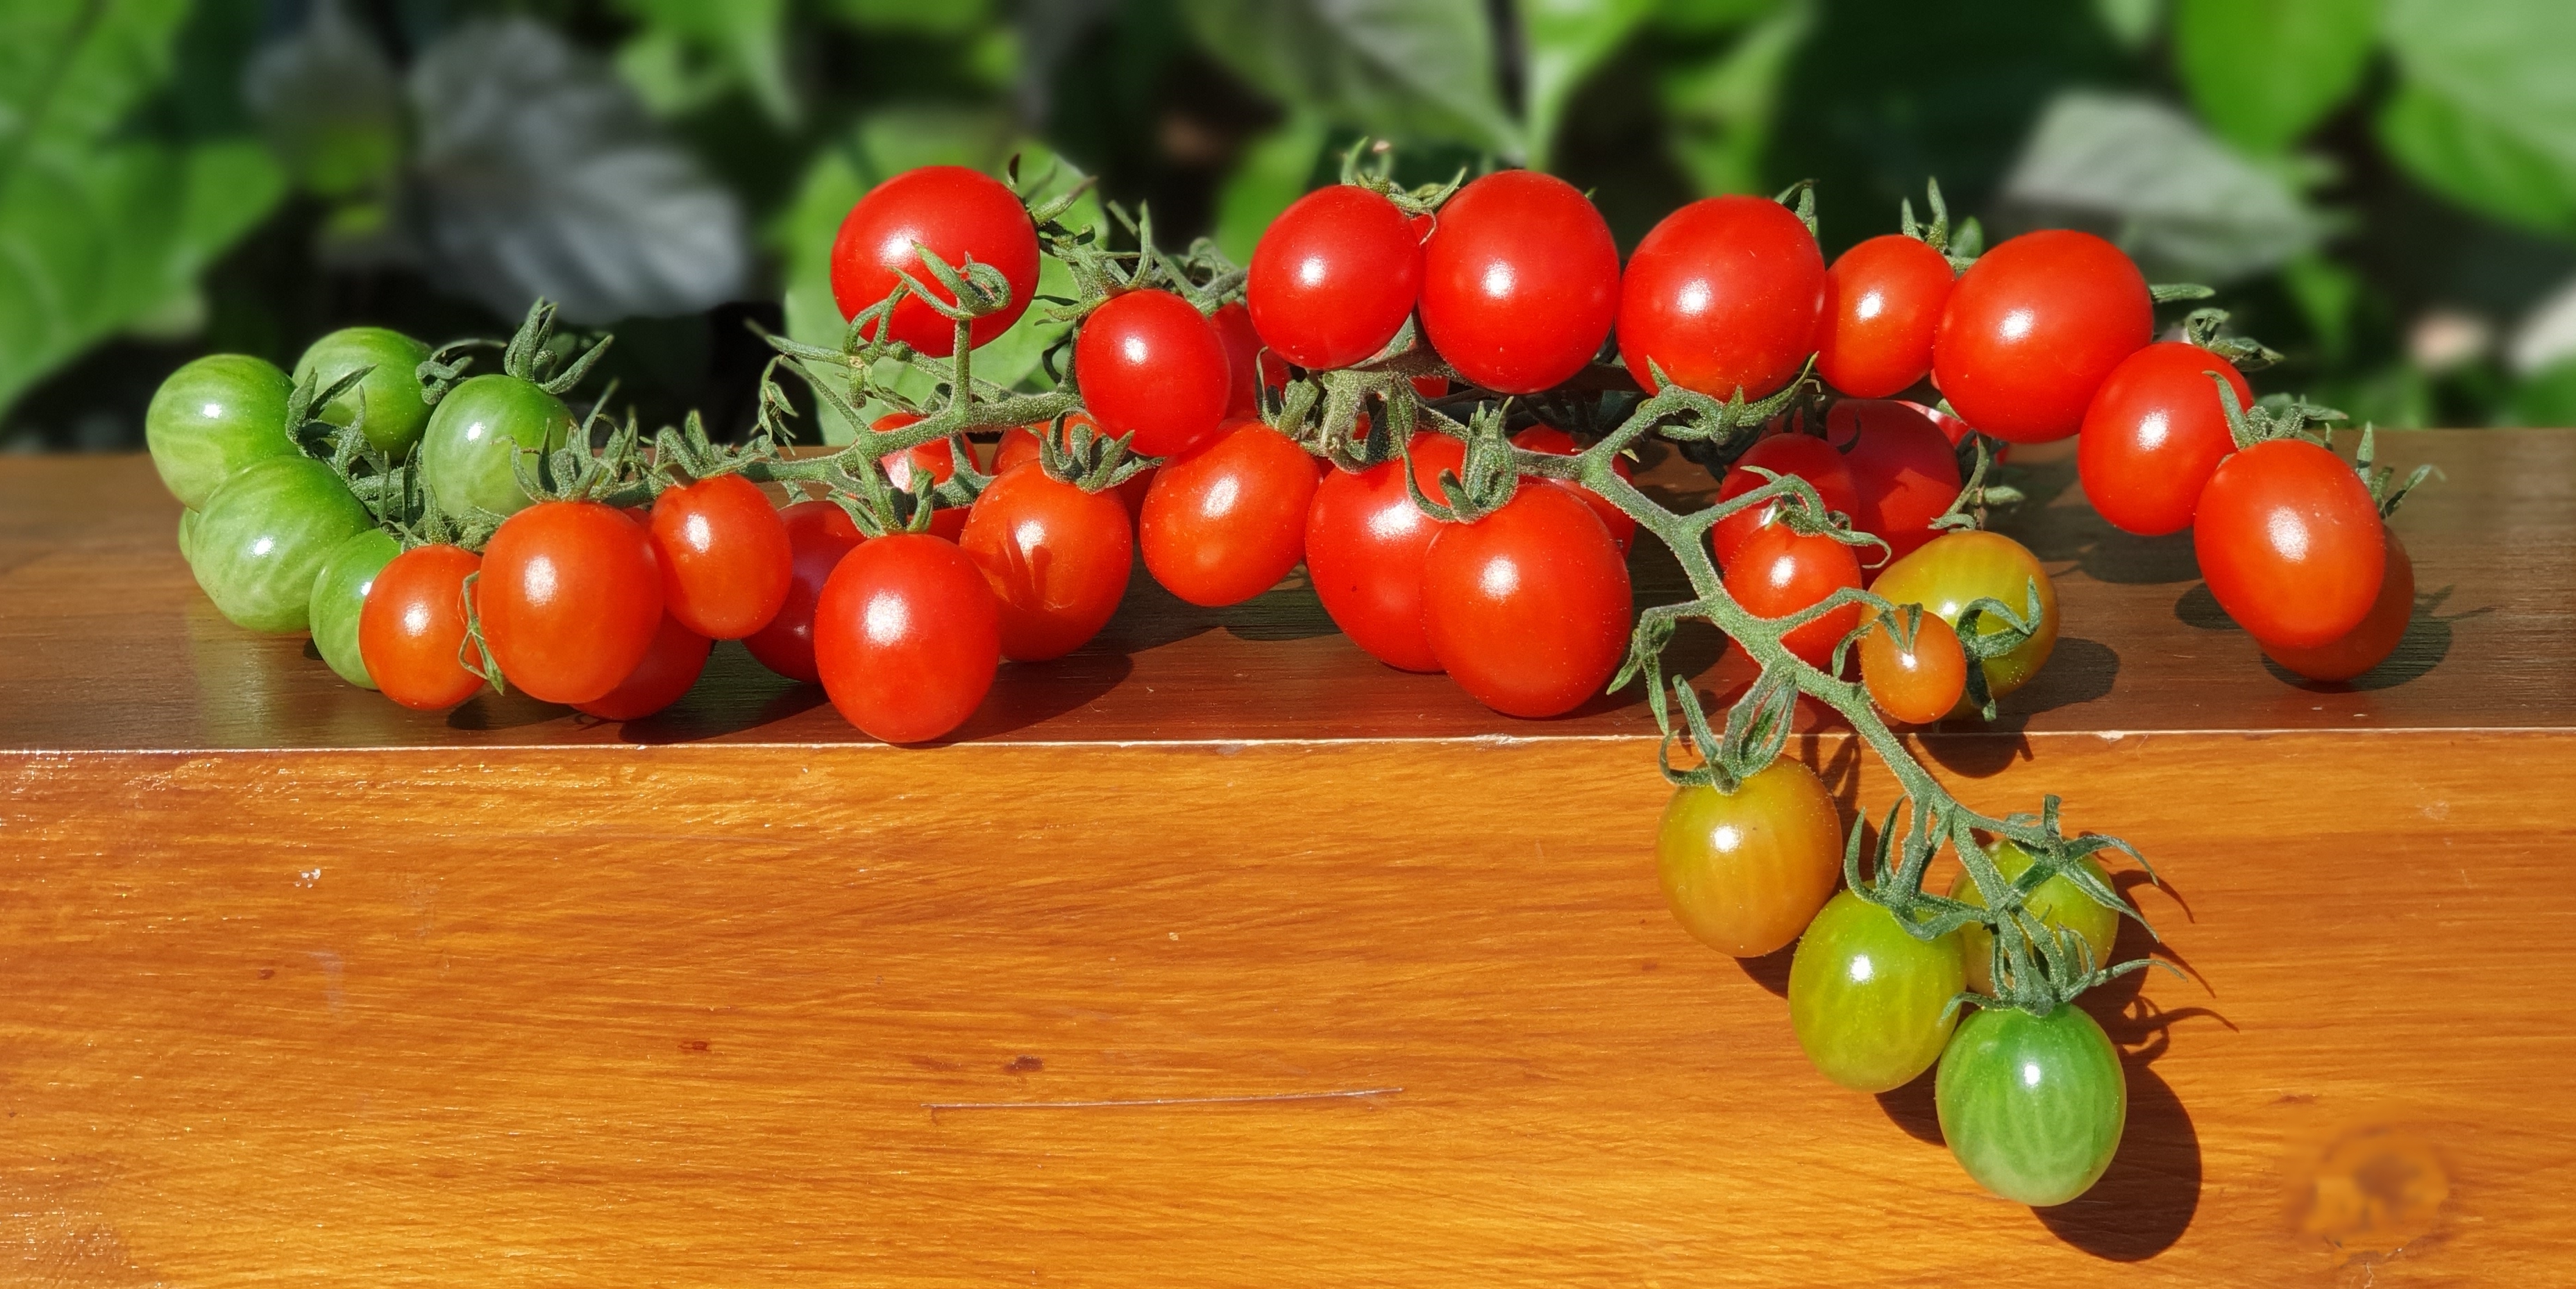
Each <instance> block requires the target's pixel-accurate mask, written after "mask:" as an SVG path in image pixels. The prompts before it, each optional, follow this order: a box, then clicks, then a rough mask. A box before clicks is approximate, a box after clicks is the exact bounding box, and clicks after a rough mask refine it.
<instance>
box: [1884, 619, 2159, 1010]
mask: <svg viewBox="0 0 2576 1289" xmlns="http://www.w3.org/2000/svg"><path fill="white" fill-rule="evenodd" d="M1926 620H1927V621H1928V620H1929V619H1926ZM1986 855H1987V857H1988V858H1990V859H1992V860H1994V862H1995V871H1996V872H1998V873H2001V874H2002V875H2003V878H2004V880H2005V881H2008V882H2009V881H2013V880H2015V879H2017V878H2019V877H2020V876H2021V875H2022V874H2023V873H2026V872H2028V871H2030V865H2031V858H2030V852H2029V851H2026V850H2023V849H2022V848H2021V847H2020V846H2019V845H2017V844H2015V843H2013V842H2011V841H2004V840H1998V841H1997V842H1996V843H1995V844H1994V845H1992V846H1990V847H1988V848H1987V849H1986ZM2075 862H2076V863H2077V864H2078V865H2079V866H2080V867H2082V868H2083V869H2084V870H2085V871H2086V872H2088V873H2091V874H2092V875H2093V879H2094V880H2095V881H2098V882H2100V883H2102V884H2103V885H2104V886H2109V885H2110V884H2111V875H2110V874H2109V873H2105V872H2103V871H2102V866H2101V865H2100V864H2098V863H2096V862H2094V859H2093V857H2092V856H2090V855H2087V856H2085V857H2083V858H2082V859H2079V860H2077V861H2075ZM1950 898H1951V899H1954V900H1962V901H1965V902H1967V903H1969V904H1974V905H1976V906H1977V907H1978V908H1985V907H1986V894H1985V892H1984V891H1981V890H1979V889H1977V884H1976V882H1975V881H1973V880H1971V879H1970V878H1969V876H1968V871H1967V870H1966V869H1964V868H1963V869H1960V870H1959V875H1958V876H1957V877H1955V878H1952V879H1951V881H1950ZM2021 907H2022V911H2023V912H2025V913H2027V914H2029V915H2030V916H2031V917H2032V918H2035V919H2037V920H2038V921H2039V922H2040V923H2041V924H2042V925H2044V926H2050V927H2062V928H2064V929H2066V930H2069V931H2072V932H2074V933H2076V934H2077V935H2080V936H2082V937H2084V943H2085V945H2086V946H2087V947H2088V948H2089V949H2090V950H2091V952H2092V954H2093V965H2094V966H2097V967H2098V966H2102V965H2103V964H2105V963H2108V962H2109V961H2110V960H2111V946H2112V945H2113V944H2114V943H2115V942H2117V941H2118V939H2119V938H2120V914H2119V912H2118V911H2117V910H2115V909H2112V908H2110V907H2109V906H2107V905H2104V904H2101V903H2098V902H2096V901H2095V900H2094V898H2093V897H2092V896H2090V895H2086V894H2085V893H2084V888H2082V887H2080V886H2077V885H2076V884H2075V883H2073V882H2070V881H2068V880H2066V876H2065V875H2064V874H2062V873H2061V874H2059V875H2057V876H2055V877H2052V878H2049V879H2048V880H2047V881H2045V882H2041V883H2040V884H2039V887H2038V889H2036V890H2034V891H2032V892H2031V893H2030V894H2028V895H2025V896H2023V897H2022V906H2021ZM1959 953H1960V957H1961V960H1962V962H1963V964H1964V965H1965V966H1966V967H1967V969H1968V987H1969V988H1970V989H1974V990H1976V991H1977V992H1978V993H1981V994H1991V993H1993V992H1994V991H1995V933H1994V932H1993V931H1990V930H1988V929H1987V928H1986V926H1985V924H1984V923H1981V922H1971V923H1969V924H1968V925H1966V926H1963V927H1960V928H1959ZM2040 953H2041V950H2040V948H2039V946H2037V945H2032V946H2031V955H2032V957H2033V958H2034V959H2036V958H2038V957H2039V955H2040Z"/></svg>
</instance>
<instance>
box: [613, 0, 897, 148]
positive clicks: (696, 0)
mask: <svg viewBox="0 0 2576 1289" xmlns="http://www.w3.org/2000/svg"><path fill="white" fill-rule="evenodd" d="M619 4H620V7H622V8H624V9H625V10H626V11H627V12H628V13H631V14H633V15H634V16H635V17H636V18H637V19H638V20H640V21H642V22H644V23H645V24H647V26H648V27H649V28H651V29H652V30H650V31H648V32H647V33H646V35H647V38H650V37H652V36H653V35H655V34H657V33H658V34H664V35H665V38H666V39H667V38H676V39H678V40H680V41H683V42H686V43H689V44H694V45H697V46H699V47H701V48H703V49H705V50H707V51H708V52H710V53H712V54H714V55H716V56H717V57H719V58H721V59H722V60H724V62H725V63H726V65H727V66H728V67H729V68H730V69H731V70H732V72H733V73H734V74H735V75H736V76H738V77H740V78H741V81H742V84H743V85H744V86H745V87H747V88H749V89H750V91H751V96H752V98H753V99H754V100H756V101H758V102H759V104H760V108H761V110H762V111H763V112H766V113H768V114H769V119H770V120H772V121H775V122H777V123H779V124H781V125H793V124H795V123H796V121H797V120H798V118H799V117H800V115H801V112H802V109H801V107H800V105H799V104H798V103H797V101H796V91H795V88H794V86H793V85H791V84H790V83H789V81H788V79H787V56H786V25H787V0H722V3H718V4H709V3H707V0H619ZM931 7H934V8H935V7H937V6H931ZM649 48H650V47H649V46H648V49H649ZM621 61H624V60H621ZM637 61H638V66H639V67H644V66H650V65H651V64H650V61H649V60H647V59H644V58H642V57H640V56H639V58H638V60H637Z"/></svg>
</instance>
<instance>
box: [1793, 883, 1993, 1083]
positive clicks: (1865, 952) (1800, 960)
mask: <svg viewBox="0 0 2576 1289" xmlns="http://www.w3.org/2000/svg"><path fill="white" fill-rule="evenodd" d="M1965 982H1966V976H1965V973H1964V972H1963V970H1962V969H1961V967H1960V965H1959V936H1958V934H1957V933H1956V932H1953V933H1951V934H1949V935H1945V936H1942V937H1940V938H1939V939H1936V940H1917V939H1915V938H1914V936H1913V935H1912V934H1911V933H1909V932H1908V931H1906V929H1905V928H1904V927H1902V926H1900V925H1898V924H1897V921H1896V915H1895V914H1892V913H1890V912H1888V911H1887V910H1886V909H1883V908H1880V907H1879V906H1877V905H1875V904H1872V903H1870V902H1868V901H1867V900H1864V899H1862V898H1861V897H1859V896H1857V895H1854V894H1852V893H1851V892H1850V891H1843V892H1841V893H1839V894H1837V895H1835V896H1834V897H1833V898H1832V899H1830V900H1827V901H1825V907H1824V908H1823V909H1822V910H1820V911H1818V912H1817V914H1816V920H1815V921H1813V922H1810V923H1808V924H1807V931H1806V934H1804V935H1801V936H1799V937H1798V952H1797V955H1796V956H1795V957H1792V958H1791V959H1790V960H1789V1026H1790V1028H1791V1029H1793V1030H1795V1031H1797V1035H1798V1046H1800V1047H1802V1048H1805V1049H1806V1051H1807V1059H1808V1060H1810V1061H1813V1062H1815V1064H1816V1068H1817V1069H1818V1070H1820V1071H1822V1072H1823V1073H1824V1076H1825V1077H1826V1078H1829V1079H1832V1080H1833V1081H1834V1082H1836V1083H1839V1084H1841V1085H1843V1086H1844V1087H1847V1088H1854V1089H1857V1090H1859V1091H1862V1092H1887V1091H1891V1090H1893V1089H1896V1088H1901V1087H1903V1086H1905V1085H1906V1084H1907V1083H1910V1082H1912V1081H1913V1079H1914V1076H1915V1075H1918V1074H1921V1073H1922V1072H1923V1071H1925V1070H1927V1069H1929V1068H1931V1065H1932V1062H1933V1061H1934V1060H1936V1059H1938V1058H1939V1057H1940V1055H1941V1047H1942V1045H1943V1044H1944V1043H1947V1042H1948V1041H1949V1039H1950V1029H1951V1026H1953V1025H1954V1024H1956V1023H1957V1021H1958V1017H1957V1015H1956V1014H1955V1013H1953V1012H1952V1011H1951V1010H1950V1000H1951V999H1952V998H1953V997H1956V996H1957V995H1958V992H1959V987H1960V986H1961V985H1962V984H1964V983H1965Z"/></svg>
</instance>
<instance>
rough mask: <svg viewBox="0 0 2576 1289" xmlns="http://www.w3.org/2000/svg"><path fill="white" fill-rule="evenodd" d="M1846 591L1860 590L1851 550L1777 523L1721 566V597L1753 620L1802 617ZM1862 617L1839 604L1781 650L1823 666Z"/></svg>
mask: <svg viewBox="0 0 2576 1289" xmlns="http://www.w3.org/2000/svg"><path fill="white" fill-rule="evenodd" d="M1845 588H1849V589H1851V590H1854V591H1857V590H1859V589H1860V559H1859V558H1858V557H1857V556H1855V555H1853V554H1852V548H1851V547H1849V546H1846V545H1844V544H1843V543H1841V542H1838V541H1835V540H1834V539H1833V538H1831V537H1827V536H1825V535H1824V534H1822V533H1802V532H1798V531H1796V530H1794V529H1791V528H1789V527H1787V526H1785V525H1782V524H1771V525H1768V526H1766V527H1763V528H1759V529H1756V530H1754V533H1753V535H1752V536H1751V537H1748V538H1746V539H1745V542H1744V546H1743V548H1742V549H1741V550H1738V551H1737V552H1736V558H1735V562H1734V563H1732V564H1729V565H1727V566H1726V593H1727V594H1728V595H1731V596H1734V597H1735V602H1736V603H1737V604H1740V605H1743V606H1744V611H1745V612H1747V613H1750V614H1752V615H1753V616H1755V617H1757V618H1785V617H1788V616H1790V615H1791V614H1794V613H1799V612H1803V611H1805V610H1807V609H1810V608H1813V607H1815V606H1816V605H1819V604H1822V603H1824V602H1825V600H1826V598H1827V597H1829V596H1831V595H1832V594H1833V593H1834V592H1836V591H1839V590H1842V589H1845ZM1861 613H1862V606H1860V605H1858V604H1847V605H1844V606H1843V607H1841V608H1839V609H1836V610H1834V611H1832V612H1830V613H1827V614H1825V615H1824V616H1823V617H1820V618H1817V619H1816V620H1814V621H1812V622H1809V623H1807V624H1806V625H1804V626H1801V627H1798V628H1796V629H1794V630H1792V631H1790V632H1789V633H1788V634H1787V635H1784V636H1782V637H1781V638H1780V645H1781V647H1782V648H1784V649H1787V650H1788V651H1789V652H1790V653H1791V654H1792V655H1794V656H1796V657H1797V658H1798V659H1799V660H1800V661H1803V662H1805V663H1806V664H1807V665H1808V666H1810V667H1816V668H1819V669H1821V668H1824V667H1828V666H1830V665H1832V663H1833V657H1834V646H1835V645H1837V644H1840V643H1842V638H1843V637H1844V636H1847V635H1850V634H1851V632H1852V628H1854V627H1857V626H1859V625H1860V618H1861Z"/></svg>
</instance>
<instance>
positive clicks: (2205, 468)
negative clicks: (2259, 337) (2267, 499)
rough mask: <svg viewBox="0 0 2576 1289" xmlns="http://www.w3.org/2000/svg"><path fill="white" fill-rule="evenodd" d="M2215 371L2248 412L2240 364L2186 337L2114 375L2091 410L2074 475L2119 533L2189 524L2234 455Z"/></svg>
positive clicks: (2149, 533) (2250, 395)
mask: <svg viewBox="0 0 2576 1289" xmlns="http://www.w3.org/2000/svg"><path fill="white" fill-rule="evenodd" d="M2212 372H2215V373H2217V374H2218V375H2220V376H2222V377H2224V378H2225V379H2226V381H2227V383H2228V384H2229V385H2231V386H2233V387H2234V388H2235V390H2236V401H2237V403H2238V405H2240V406H2252V405H2253V402H2254V391H2253V389H2252V388H2251V387H2249V386H2248V385H2246V383H2245V378H2244V377H2243V376H2240V375H2238V374H2237V372H2236V368H2235V366H2234V365H2233V364H2231V363H2229V362H2228V361H2227V360H2226V359H2224V358H2221V357H2219V356H2218V355H2216V354H2213V353H2211V352H2209V351H2208V350H2206V349H2203V348H2201V347H2200V346H2198V345H2193V344H2185V343H2183V342H2182V341H2179V340H2168V341H2162V342H2160V343H2157V344H2152V345H2149V346H2147V347H2146V348H2144V349H2141V350H2139V351H2138V352H2136V353H2134V354H2131V355H2129V356H2128V357H2126V358H2124V359H2121V360H2120V365H2119V366H2117V367H2114V368H2112V369H2111V374H2110V376H2109V377H2107V378H2105V379H2104V380H2103V382H2102V388H2101V389H2099V390H2097V391H2095V392H2094V395H2093V403H2092V405H2091V406H2090V407H2088V408H2086V409H2085V412H2084V431H2083V435H2084V436H2083V438H2081V439H2079V440H2077V442H2076V449H2075V468H2076V471H2077V473H2078V474H2079V475H2080V476H2081V477H2082V478H2083V480H2084V495H2085V496H2086V497H2087V498H2089V499H2090V500H2091V501H2092V502H2093V509H2094V510H2096V511H2099V512H2100V513H2101V515H2102V517H2103V518H2104V519H2107V520H2110V521H2111V524H2112V526H2113V527H2116V528H2119V529H2122V530H2123V531H2126V532H2132V533H2137V534H2139V535H2141V536H2146V537H2161V536H2163V535H2165V534H2166V533H2178V532H2181V531H2182V530H2183V529H2185V528H2188V527H2190V526H2191V512H2192V507H2193V506H2195V505H2197V504H2199V502H2200V490H2201V489H2202V488H2204V487H2206V486H2208V483H2209V476H2210V475H2211V474H2212V473H2213V472H2215V471H2216V470H2217V469H2218V463H2219V462H2220V461H2221V460H2224V459H2225V458H2226V456H2227V454H2228V453H2230V452H2234V451H2235V450H2236V440H2235V439H2234V438H2233V437H2231V436H2230V435H2229V434H2228V432H2227V408H2226V406H2225V404H2223V403H2221V402H2220V401H2219V398H2218V383H2217V382H2216V381H2213V380H2211V379H2210V373H2212Z"/></svg>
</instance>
